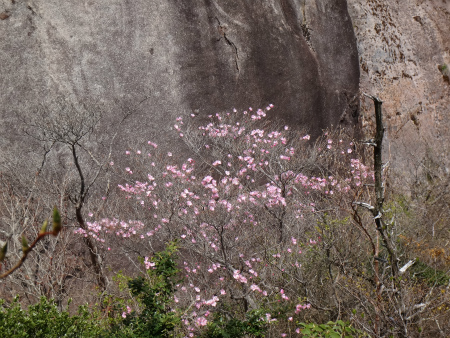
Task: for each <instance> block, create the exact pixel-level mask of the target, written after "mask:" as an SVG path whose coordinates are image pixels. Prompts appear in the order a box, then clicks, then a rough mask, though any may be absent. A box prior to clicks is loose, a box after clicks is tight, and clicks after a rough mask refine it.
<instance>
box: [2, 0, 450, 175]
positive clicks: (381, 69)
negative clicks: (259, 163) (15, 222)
mask: <svg viewBox="0 0 450 338" xmlns="http://www.w3.org/2000/svg"><path fill="white" fill-rule="evenodd" d="M0 36H1V37H2V38H1V42H2V48H1V50H0V74H1V76H0V103H1V108H0V118H1V119H2V124H1V125H2V127H1V129H2V130H1V144H2V145H5V144H8V140H9V136H8V135H9V134H10V133H11V131H14V128H11V127H14V126H15V125H16V124H17V116H18V115H22V116H24V117H25V118H26V116H27V114H30V113H31V112H32V111H33V109H34V108H35V107H36V106H37V105H38V104H39V103H45V102H46V101H48V100H51V99H52V98H54V97H56V96H63V97H66V98H68V99H70V100H71V101H73V102H94V103H101V104H103V105H104V106H105V107H106V109H105V110H106V111H107V112H108V114H110V118H111V119H112V120H113V119H114V117H115V116H118V115H120V113H121V111H123V110H127V109H134V110H135V111H136V113H135V114H134V119H133V122H130V123H129V125H127V128H128V130H129V133H134V134H135V133H136V132H137V133H139V134H140V135H142V136H144V135H145V137H148V138H153V139H156V140H161V141H162V140H165V139H167V137H168V136H166V135H168V134H167V132H168V130H169V129H170V126H172V124H173V123H172V122H173V120H174V119H175V117H176V116H178V115H180V114H183V113H186V112H191V111H197V110H198V112H199V114H200V115H202V114H210V113H214V112H217V111H221V110H224V109H230V108H231V107H236V108H239V109H243V108H247V107H248V106H258V107H260V106H264V105H266V104H267V103H274V104H275V105H276V106H277V109H276V114H278V115H277V116H276V117H277V118H279V119H282V120H284V121H287V122H289V123H290V124H294V125H297V126H305V127H307V128H310V129H312V130H313V132H315V133H318V132H320V129H321V128H323V127H326V126H328V125H330V124H334V125H336V124H338V123H347V124H348V123H350V124H353V123H355V122H356V118H357V115H358V113H359V107H360V101H359V98H360V96H359V86H361V89H362V91H364V92H367V93H370V94H375V95H378V96H379V97H380V98H382V99H383V100H384V101H385V104H384V108H385V114H386V122H387V128H388V137H387V140H388V141H389V145H390V148H389V149H390V152H391V157H392V159H393V160H397V159H400V160H401V161H400V162H402V163H404V164H405V165H406V166H407V164H408V163H409V162H408V161H409V159H408V158H409V157H410V159H411V161H412V160H414V163H416V164H414V165H416V166H417V163H419V162H420V159H423V158H425V157H426V156H429V155H427V153H428V154H430V152H431V149H432V150H433V151H432V153H433V156H434V157H435V161H436V162H438V161H443V160H445V159H446V158H447V157H448V154H449V151H448V150H449V149H448V147H449V144H450V142H449V137H450V134H449V130H448V128H449V125H450V124H449V122H448V113H449V106H450V96H449V91H450V89H449V83H448V81H446V80H445V78H444V77H443V76H442V74H441V73H440V72H439V70H438V68H437V66H438V65H439V64H443V63H447V64H450V49H449V48H450V3H449V1H448V0H447V1H446V0H427V1H424V0H413V1H396V0H348V1H345V0H266V1H258V2H254V3H253V2H248V1H243V0H237V1H236V0H233V1H232V0H223V1H217V0H203V1H200V0H183V1H181V0H171V1H167V0H165V1H163V0H154V1H143V0H135V1H129V0H83V1H63V2H61V1H57V0H46V1H43V0H32V1H28V2H26V1H22V0H0ZM361 102H362V109H361V121H362V126H363V129H364V130H366V131H368V130H369V129H370V128H369V127H370V126H371V124H372V123H373V121H372V118H371V116H372V115H373V109H372V107H371V102H369V101H368V100H364V99H362V101H361ZM15 112H17V114H14V113H15ZM400 154H410V156H409V157H408V158H404V157H403V158H398V156H400ZM418 159H419V161H418ZM397 162H398V161H397ZM411 163H412V162H411Z"/></svg>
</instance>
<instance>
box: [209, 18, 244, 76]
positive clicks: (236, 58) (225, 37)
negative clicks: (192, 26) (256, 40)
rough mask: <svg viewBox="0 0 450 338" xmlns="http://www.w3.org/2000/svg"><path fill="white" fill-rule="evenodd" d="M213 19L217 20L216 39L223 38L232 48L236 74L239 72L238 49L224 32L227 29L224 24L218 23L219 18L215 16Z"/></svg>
mask: <svg viewBox="0 0 450 338" xmlns="http://www.w3.org/2000/svg"><path fill="white" fill-rule="evenodd" d="M215 19H216V20H217V24H218V27H217V30H218V31H219V34H220V38H219V39H218V40H217V41H220V40H221V39H222V38H223V39H224V40H225V42H226V43H227V44H228V45H229V46H231V47H232V48H233V52H234V62H235V65H236V71H237V72H238V76H239V74H240V70H239V53H238V49H237V47H236V45H235V43H234V42H233V41H231V40H230V39H229V38H228V37H227V34H226V31H227V30H228V27H227V26H226V25H222V24H221V23H220V20H219V18H218V17H217V16H216V17H215Z"/></svg>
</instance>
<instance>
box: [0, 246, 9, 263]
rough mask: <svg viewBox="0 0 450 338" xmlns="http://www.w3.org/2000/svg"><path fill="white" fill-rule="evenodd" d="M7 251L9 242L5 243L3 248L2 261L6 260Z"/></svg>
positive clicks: (0, 259)
mask: <svg viewBox="0 0 450 338" xmlns="http://www.w3.org/2000/svg"><path fill="white" fill-rule="evenodd" d="M7 251H8V243H5V245H4V246H3V248H2V250H1V251H0V262H3V261H4V260H5V257H6V252H7Z"/></svg>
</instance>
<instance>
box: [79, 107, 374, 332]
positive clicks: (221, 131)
mask: <svg viewBox="0 0 450 338" xmlns="http://www.w3.org/2000/svg"><path fill="white" fill-rule="evenodd" d="M271 108H272V106H271V105H270V106H268V107H267V108H266V109H265V110H261V109H259V110H257V111H253V110H252V109H251V108H250V109H249V110H248V111H245V112H243V113H238V112H237V111H236V110H234V111H233V112H232V113H226V114H222V115H220V114H216V115H214V116H209V120H208V122H207V123H206V124H203V125H198V124H195V123H194V122H195V117H193V116H192V120H193V121H191V123H189V125H188V126H186V125H185V122H184V119H183V118H182V117H180V118H178V119H177V121H176V124H175V125H174V129H175V130H176V131H177V133H178V134H179V137H180V138H181V140H182V141H183V142H184V143H185V144H186V145H187V146H188V147H189V149H190V150H191V151H192V156H191V157H190V158H187V159H186V160H185V161H181V162H180V161H179V159H177V160H174V157H173V154H172V153H171V152H167V153H162V152H160V151H159V148H158V146H157V145H156V144H155V143H153V142H151V141H149V142H148V144H147V146H146V147H144V146H142V147H141V148H140V149H135V150H132V151H131V150H130V151H127V152H126V156H128V157H130V166H129V167H127V168H125V171H124V174H126V176H127V181H128V183H125V184H122V185H120V186H119V188H120V189H121V190H122V192H123V193H124V194H125V199H126V200H127V201H128V202H127V206H126V207H124V206H122V210H128V211H129V212H130V211H132V213H133V215H134V217H133V219H131V220H128V221H126V220H124V219H121V218H103V219H97V220H95V221H92V222H87V223H86V224H87V226H88V228H87V229H83V228H80V229H78V230H77V233H79V234H81V235H83V236H85V237H86V236H88V237H91V238H94V239H96V240H97V241H99V242H101V243H103V245H104V248H105V249H106V250H113V251H114V250H117V251H118V250H120V249H119V248H120V247H121V246H122V247H126V248H128V249H129V248H131V247H134V248H135V251H137V252H139V253H140V254H141V255H142V256H145V258H144V264H145V266H146V268H147V269H152V268H153V265H152V262H151V259H150V258H149V256H148V253H149V252H155V251H157V250H160V249H161V248H162V243H167V242H169V241H173V240H179V241H180V242H179V246H180V257H181V264H182V267H183V269H184V272H185V274H184V283H183V284H182V285H179V292H178V293H177V294H176V296H175V298H174V301H175V302H179V303H180V304H183V308H185V313H184V316H183V318H184V323H185V324H186V327H187V329H188V330H189V331H194V330H196V329H197V328H199V327H201V326H204V325H206V324H207V322H208V316H209V315H210V313H211V311H212V310H213V309H214V308H217V307H218V306H219V304H220V303H221V302H223V301H227V302H229V301H232V302H233V303H234V304H236V305H235V306H238V308H241V310H242V311H244V312H246V311H249V310H251V309H257V308H261V307H266V308H267V309H268V312H267V315H266V316H265V320H266V321H268V322H271V321H274V320H276V319H277V317H279V316H278V315H277V314H276V313H271V312H270V309H275V308H277V313H279V314H281V313H284V314H286V316H288V317H287V318H291V320H292V316H295V315H296V314H297V315H298V314H299V313H300V312H301V311H302V310H305V309H308V308H310V307H311V304H312V303H313V307H314V302H318V303H317V305H316V306H317V307H318V308H320V300H319V299H320V297H319V296H318V295H315V294H314V292H312V291H311V290H309V287H308V285H309V284H310V282H309V281H307V279H306V277H307V276H306V275H305V271H304V269H303V268H302V261H303V260H304V259H303V256H304V252H310V251H311V248H313V247H314V246H317V245H318V244H320V243H321V241H322V239H321V238H320V237H319V235H318V232H317V231H316V223H317V219H318V218H321V217H324V215H330V214H335V215H338V214H341V213H342V212H343V211H345V210H351V206H350V205H351V204H349V201H350V203H351V201H352V197H350V198H348V196H353V195H354V194H355V193H356V192H355V191H357V190H358V189H359V188H360V187H362V183H363V182H365V181H367V180H369V181H370V180H373V175H372V174H371V173H370V172H369V170H368V169H367V167H365V166H364V165H363V164H362V163H361V161H360V160H358V159H354V158H352V157H353V156H352V155H353V151H354V144H353V143H352V142H349V141H348V140H346V141H344V140H343V139H342V138H339V137H340V136H342V135H338V134H336V135H333V137H331V135H328V134H325V135H324V137H322V138H320V139H318V140H317V141H316V144H315V146H314V147H311V140H310V137H309V135H305V134H301V133H299V132H297V131H291V130H290V129H289V127H287V126H285V127H282V128H278V129H277V128H275V130H272V131H267V129H268V123H267V122H266V116H267V114H268V112H269V111H270V110H271ZM336 137H337V138H336ZM337 164H340V165H337ZM111 165H113V163H111ZM345 166H347V168H348V169H347V168H346V167H345ZM331 205H334V206H333V207H332V208H331V207H330V206H331ZM117 238H121V245H120V246H118V245H114V244H113V243H115V242H114V241H117ZM116 243H117V242H116ZM128 252H129V251H128ZM142 253H144V254H142ZM145 253H147V254H145ZM272 312H273V311H272Z"/></svg>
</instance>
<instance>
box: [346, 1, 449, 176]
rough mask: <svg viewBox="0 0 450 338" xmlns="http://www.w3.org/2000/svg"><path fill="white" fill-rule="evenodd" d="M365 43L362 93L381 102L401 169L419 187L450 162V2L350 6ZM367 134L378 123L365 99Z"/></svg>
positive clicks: (396, 163)
mask: <svg viewBox="0 0 450 338" xmlns="http://www.w3.org/2000/svg"><path fill="white" fill-rule="evenodd" d="M348 3H349V5H348V9H349V13H350V16H351V17H352V21H353V27H354V30H355V33H356V36H357V40H358V53H359V58H360V66H361V82H360V84H361V91H364V92H367V93H370V94H374V95H378V96H379V97H380V98H381V99H382V100H383V101H384V104H383V107H384V114H385V117H386V127H387V141H388V145H389V147H388V148H387V149H386V150H387V154H386V155H388V156H389V157H390V160H391V163H392V165H393V166H396V167H397V168H398V169H399V170H401V171H402V172H404V173H405V176H408V177H410V178H411V179H412V180H414V179H417V178H419V177H418V175H419V176H420V172H423V169H424V168H425V167H427V166H428V165H429V163H430V161H432V162H434V163H435V164H437V165H440V166H441V168H440V169H442V170H443V171H444V172H446V171H447V173H448V167H449V162H450V157H449V155H450V151H449V150H450V149H449V146H450V132H449V131H450V129H449V127H450V122H449V115H450V114H449V113H450V86H449V83H448V82H447V81H445V79H444V78H443V76H442V74H441V73H440V72H439V69H438V65H439V64H442V63H447V64H448V63H450V2H449V1H445V0H444V1H443V0H427V1H423V0H413V1H395V0H370V1H367V0H349V1H348ZM361 102H362V103H361V104H362V105H361V107H362V109H361V112H362V120H363V127H364V128H365V129H366V130H369V129H370V127H371V125H372V124H373V123H374V120H373V106H372V103H371V101H370V100H368V99H364V100H363V99H362V101H361Z"/></svg>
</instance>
